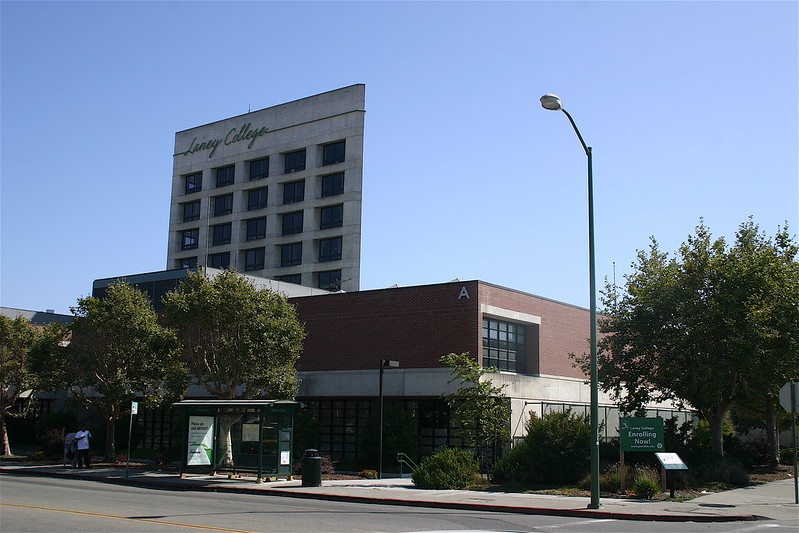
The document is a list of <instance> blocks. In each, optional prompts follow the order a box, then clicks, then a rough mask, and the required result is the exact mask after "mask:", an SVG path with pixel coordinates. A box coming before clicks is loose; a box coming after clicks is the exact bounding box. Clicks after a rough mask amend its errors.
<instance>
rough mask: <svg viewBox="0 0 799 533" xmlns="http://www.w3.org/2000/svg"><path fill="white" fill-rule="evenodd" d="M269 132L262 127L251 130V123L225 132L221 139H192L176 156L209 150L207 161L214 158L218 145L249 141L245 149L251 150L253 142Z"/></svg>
mask: <svg viewBox="0 0 799 533" xmlns="http://www.w3.org/2000/svg"><path fill="white" fill-rule="evenodd" d="M268 131H269V128H267V127H265V126H264V127H262V128H259V129H253V127H252V124H251V123H249V122H248V123H246V124H243V125H242V126H241V128H231V129H230V131H228V132H227V135H225V138H224V140H223V139H212V140H210V141H202V142H197V137H195V138H194V139H192V141H191V143H189V148H188V150H186V151H184V152H180V153H179V154H178V155H191V154H196V153H197V152H202V151H204V150H209V152H208V159H210V158H212V157H214V154H215V153H216V149H217V148H218V147H219V145H220V144H224V145H225V146H228V145H231V144H234V143H237V142H243V141H247V140H249V141H250V142H249V144H247V148H248V149H249V148H252V146H253V144H255V141H256V140H257V139H258V138H259V137H261V136H263V135H265V134H266V133H267V132H268Z"/></svg>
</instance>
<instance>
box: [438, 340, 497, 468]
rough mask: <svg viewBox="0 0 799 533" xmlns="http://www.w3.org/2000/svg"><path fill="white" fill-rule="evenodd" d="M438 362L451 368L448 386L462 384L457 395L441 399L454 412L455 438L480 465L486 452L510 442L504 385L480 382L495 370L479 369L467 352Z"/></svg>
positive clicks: (485, 380) (485, 381) (453, 394)
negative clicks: (457, 438) (487, 449)
mask: <svg viewBox="0 0 799 533" xmlns="http://www.w3.org/2000/svg"><path fill="white" fill-rule="evenodd" d="M441 362H442V363H443V364H445V365H447V366H449V367H451V368H452V377H451V378H450V379H449V380H448V381H447V383H452V382H453V381H456V380H457V381H460V382H461V387H460V388H458V390H457V391H456V392H454V393H451V394H445V395H443V398H444V400H445V401H446V402H447V404H448V405H449V407H450V409H454V416H453V421H454V422H455V423H456V425H457V427H458V430H457V431H458V436H459V437H460V438H461V439H463V443H464V444H465V445H466V446H467V447H469V448H472V449H474V450H475V451H476V452H477V455H478V457H479V458H480V464H481V465H482V464H483V453H484V449H485V448H487V447H496V446H497V444H499V443H500V442H503V441H508V440H510V415H511V411H510V402H509V401H508V397H507V396H506V395H505V394H504V392H503V390H504V388H505V385H503V386H501V387H495V386H494V384H493V383H492V382H491V381H490V380H488V379H482V378H483V376H485V375H486V374H492V373H495V372H496V371H497V370H496V369H494V368H487V369H486V368H481V367H480V365H478V363H477V361H475V360H474V359H472V358H471V357H470V356H469V354H468V352H467V353H461V354H454V353H451V354H449V355H445V356H442V357H441Z"/></svg>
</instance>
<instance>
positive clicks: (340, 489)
mask: <svg viewBox="0 0 799 533" xmlns="http://www.w3.org/2000/svg"><path fill="white" fill-rule="evenodd" d="M0 474H2V475H13V474H19V475H36V476H48V477H64V478H72V479H75V478H78V479H87V480H93V481H98V482H106V483H120V484H128V485H136V486H142V487H157V488H163V489H170V488H171V489H174V490H198V491H216V492H234V493H249V494H265V495H270V496H283V497H294V498H314V499H326V500H336V501H350V502H360V503H378V504H386V505H405V506H414V507H438V508H448V509H464V510H478V511H494V512H510V513H527V514H541V515H553V516H573V517H583V518H586V517H591V518H615V519H622V520H654V521H668V522H686V521H691V522H730V521H739V520H759V519H766V520H768V519H771V520H781V521H788V522H789V523H790V521H795V522H796V525H797V528H799V505H797V504H795V503H794V485H793V480H792V479H786V480H781V481H776V482H773V483H768V484H764V485H756V486H751V487H745V488H742V489H736V490H730V491H724V492H719V493H715V494H709V495H707V496H702V497H700V498H695V499H693V500H690V501H687V502H669V501H665V502H664V501H647V500H630V499H613V498H603V499H602V500H601V504H602V507H601V508H600V509H588V504H589V502H590V499H589V498H587V497H571V496H552V495H539V494H516V493H498V492H477V491H462V490H424V489H417V488H414V486H413V483H412V482H411V480H410V479H408V478H402V479H399V478H393V479H383V480H369V479H355V480H340V481H339V480H337V481H323V482H322V486H320V487H303V486H302V482H301V481H299V480H293V481H285V480H283V481H276V482H266V483H257V482H256V481H255V477H249V476H242V477H239V478H233V479H230V478H228V476H226V475H216V476H208V475H187V476H186V477H185V478H181V477H180V475H179V474H177V473H174V472H168V473H165V472H159V471H155V470H152V471H147V470H140V469H131V470H130V471H129V472H128V473H127V477H126V472H125V469H124V468H111V467H98V468H91V469H88V470H73V469H70V468H66V467H62V466H60V465H41V464H34V463H16V462H2V463H0Z"/></svg>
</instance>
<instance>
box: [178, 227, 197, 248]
mask: <svg viewBox="0 0 799 533" xmlns="http://www.w3.org/2000/svg"><path fill="white" fill-rule="evenodd" d="M181 239H182V244H181V247H180V249H181V250H194V249H195V248H197V244H198V243H199V241H200V230H199V229H198V228H194V229H187V230H184V231H183V232H182V235H181Z"/></svg>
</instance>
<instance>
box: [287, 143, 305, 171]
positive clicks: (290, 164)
mask: <svg viewBox="0 0 799 533" xmlns="http://www.w3.org/2000/svg"><path fill="white" fill-rule="evenodd" d="M284 157H285V166H284V172H285V173H286V174H289V173H290V172H299V171H300V170H305V148H303V149H302V150H297V151H294V152H289V153H287V154H286V155H285V156H284Z"/></svg>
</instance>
